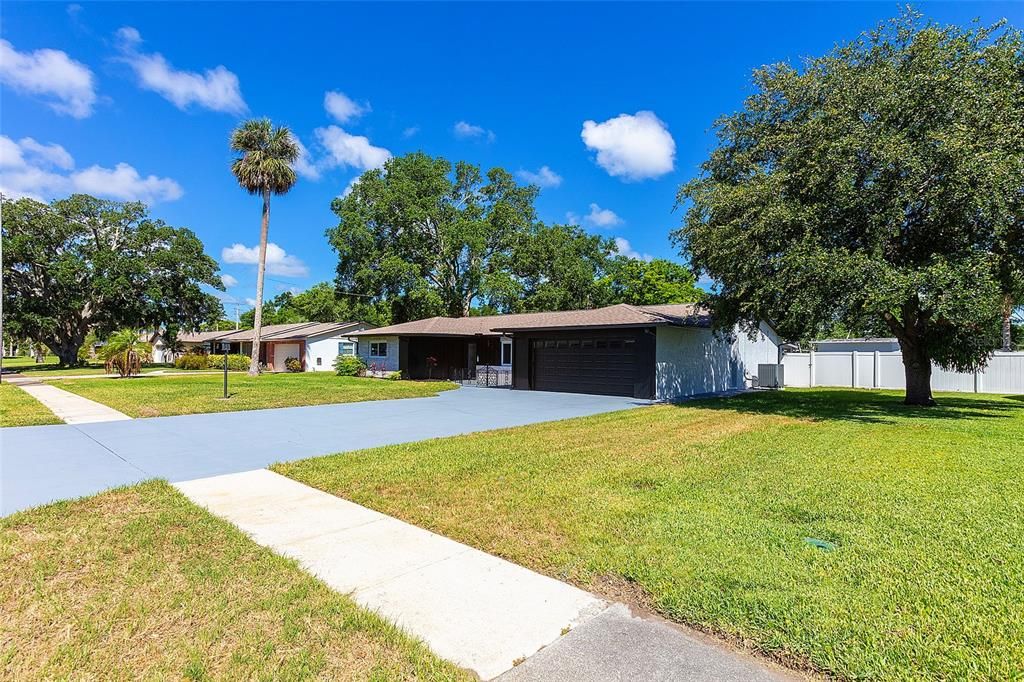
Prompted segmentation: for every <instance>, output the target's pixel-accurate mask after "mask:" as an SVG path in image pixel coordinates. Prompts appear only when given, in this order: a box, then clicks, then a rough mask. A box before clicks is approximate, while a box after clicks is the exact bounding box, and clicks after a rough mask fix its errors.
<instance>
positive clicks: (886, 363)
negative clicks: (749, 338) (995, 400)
mask: <svg viewBox="0 0 1024 682" xmlns="http://www.w3.org/2000/svg"><path fill="white" fill-rule="evenodd" d="M854 355H855V354H854V353H852V352H848V351H836V352H827V351H826V352H820V353H786V355H784V356H783V358H782V363H783V364H784V365H785V366H786V385H787V386H849V387H855V386H856V387H859V388H894V389H902V388H904V387H905V386H906V377H905V375H904V373H903V356H902V355H900V353H899V352H878V353H856V368H855V367H854V362H855V359H854ZM855 378H856V381H854V379H855ZM932 389H933V390H936V391H961V392H968V393H970V392H979V393H1015V394H1024V353H1002V352H997V353H993V354H992V357H990V358H989V362H988V366H987V367H986V368H985V369H984V370H982V371H981V372H978V373H977V375H975V373H973V372H949V371H946V370H944V369H941V368H939V367H932Z"/></svg>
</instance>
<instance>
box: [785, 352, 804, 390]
mask: <svg viewBox="0 0 1024 682" xmlns="http://www.w3.org/2000/svg"><path fill="white" fill-rule="evenodd" d="M810 357H811V355H810V353H786V354H785V355H783V356H782V364H783V365H785V366H786V385H787V386H805V387H806V386H810V385H811V368H810V366H809V364H808V362H809V358H810Z"/></svg>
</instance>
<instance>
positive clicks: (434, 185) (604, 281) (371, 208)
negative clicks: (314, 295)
mask: <svg viewBox="0 0 1024 682" xmlns="http://www.w3.org/2000/svg"><path fill="white" fill-rule="evenodd" d="M538 192H539V190H538V188H537V187H535V186H532V185H525V186H523V185H518V184H517V183H516V182H515V180H514V179H513V177H512V175H511V174H510V173H509V172H508V171H506V170H504V169H501V168H493V169H491V170H489V171H488V172H487V173H486V174H484V173H482V172H481V170H480V169H479V168H478V167H476V166H473V165H471V164H468V163H465V162H458V163H455V164H452V163H450V162H449V161H447V160H445V159H443V158H433V157H430V156H427V155H425V154H423V153H414V154H409V155H407V156H402V157H396V158H393V159H390V160H389V161H388V162H387V163H386V164H385V165H384V167H383V168H382V169H379V170H372V171H368V172H367V173H365V174H363V176H362V177H361V178H360V179H359V180H358V181H357V182H356V183H355V184H354V185H353V186H352V189H351V191H350V193H349V194H348V195H347V196H343V197H340V198H338V199H335V201H334V202H333V204H332V209H333V210H334V212H335V213H336V214H337V216H338V218H339V222H338V225H337V226H335V227H332V228H329V229H328V230H327V237H328V240H329V241H330V243H331V246H332V247H333V248H334V250H335V251H336V252H337V253H338V270H337V273H338V275H337V280H336V285H337V290H338V291H339V292H341V294H342V295H343V296H345V295H349V296H350V297H351V299H350V304H351V305H352V306H353V308H352V309H354V310H358V311H360V312H361V313H363V315H364V319H369V318H370V317H371V316H373V317H374V318H375V321H380V322H382V323H391V322H404V321H406V320H413V319H420V318H424V317H430V316H434V315H447V316H452V317H461V316H465V315H469V314H481V313H499V312H521V311H540V310H568V309H577V308H593V307H597V306H602V305H608V304H609V303H616V302H620V301H630V302H637V303H640V302H657V303H670V302H676V301H678V300H682V299H685V300H696V297H697V296H699V291H697V290H695V288H694V287H693V277H692V276H691V275H690V273H689V271H688V270H687V269H686V268H685V267H684V266H682V265H678V264H671V263H668V262H667V261H653V262H652V263H644V262H642V261H638V260H636V259H632V258H626V257H624V256H617V255H616V252H615V244H614V242H613V241H612V240H611V239H608V238H605V237H602V236H599V235H593V234H589V233H587V232H585V231H584V230H583V229H581V228H580V227H579V226H576V225H547V224H544V223H542V222H540V221H538V220H537V218H536V212H535V210H534V201H535V200H536V197H537V194H538Z"/></svg>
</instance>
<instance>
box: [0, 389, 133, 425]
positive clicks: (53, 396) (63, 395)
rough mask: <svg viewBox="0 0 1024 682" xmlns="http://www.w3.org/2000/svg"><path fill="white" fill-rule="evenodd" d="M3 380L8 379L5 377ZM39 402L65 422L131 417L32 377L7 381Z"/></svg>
mask: <svg viewBox="0 0 1024 682" xmlns="http://www.w3.org/2000/svg"><path fill="white" fill-rule="evenodd" d="M5 381H9V380H8V379H5ZM9 383H12V384H14V385H15V386H17V387H18V388H20V389H21V390H23V391H25V393H28V394H29V395H30V396H32V397H33V398H35V399H36V400H38V401H39V402H41V403H42V404H43V405H45V406H46V407H47V409H49V410H50V412H53V413H54V414H55V415H57V417H58V418H59V419H63V420H64V423H65V424H94V423H96V422H113V421H122V420H125V419H131V417H129V416H128V415H126V414H124V413H122V412H118V411H117V410H115V409H114V408H112V407H107V406H106V405H104V404H102V403H98V402H96V401H95V400H89V399H88V398H83V397H82V396H80V395H75V394H74V393H70V392H68V391H65V390H63V389H60V388H57V387H56V386H50V385H49V384H43V383H40V382H39V381H38V380H33V379H20V380H15V381H9Z"/></svg>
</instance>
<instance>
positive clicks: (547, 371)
mask: <svg viewBox="0 0 1024 682" xmlns="http://www.w3.org/2000/svg"><path fill="white" fill-rule="evenodd" d="M531 351H532V352H531V355H532V358H531V359H532V369H533V388H534V389H536V390H539V391H563V392H566V393H594V394H598V395H624V396H632V395H633V394H634V391H635V389H636V386H635V384H636V380H637V379H636V377H637V363H638V359H637V341H636V338H633V337H630V338H615V337H601V338H588V337H586V336H578V337H566V338H558V339H552V338H547V339H532V340H531Z"/></svg>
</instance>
